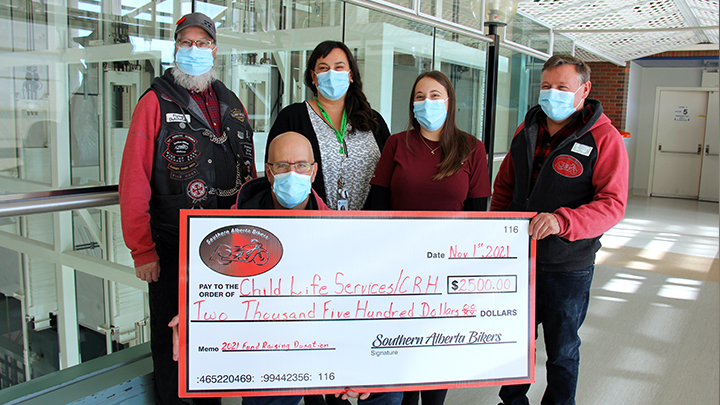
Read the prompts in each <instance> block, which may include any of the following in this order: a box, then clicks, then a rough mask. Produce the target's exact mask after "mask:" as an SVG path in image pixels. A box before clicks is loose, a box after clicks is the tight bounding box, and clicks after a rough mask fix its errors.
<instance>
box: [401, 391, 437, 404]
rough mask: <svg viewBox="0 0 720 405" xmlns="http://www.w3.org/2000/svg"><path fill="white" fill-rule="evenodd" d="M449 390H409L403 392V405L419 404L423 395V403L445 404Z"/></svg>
mask: <svg viewBox="0 0 720 405" xmlns="http://www.w3.org/2000/svg"><path fill="white" fill-rule="evenodd" d="M446 395H447V390H428V391H407V392H405V393H404V394H403V400H402V405H417V404H418V401H419V400H420V398H421V397H422V405H443V403H444V402H445V396H446Z"/></svg>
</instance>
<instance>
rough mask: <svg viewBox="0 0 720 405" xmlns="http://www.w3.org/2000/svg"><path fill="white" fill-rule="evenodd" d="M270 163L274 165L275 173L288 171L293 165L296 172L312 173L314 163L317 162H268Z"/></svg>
mask: <svg viewBox="0 0 720 405" xmlns="http://www.w3.org/2000/svg"><path fill="white" fill-rule="evenodd" d="M268 164H269V165H270V166H272V168H273V173H274V174H282V173H287V172H289V171H290V169H291V168H293V167H294V168H295V173H299V174H308V173H310V171H312V168H313V164H315V162H295V163H288V162H275V163H268Z"/></svg>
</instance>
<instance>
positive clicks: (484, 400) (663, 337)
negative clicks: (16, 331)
mask: <svg viewBox="0 0 720 405" xmlns="http://www.w3.org/2000/svg"><path fill="white" fill-rule="evenodd" d="M718 225H719V218H718V204H717V203H707V202H698V201H690V200H676V199H662V198H645V197H632V198H631V199H630V202H629V206H628V210H627V213H626V215H625V218H624V219H623V220H622V221H621V222H620V223H619V224H618V225H617V226H616V227H614V228H613V229H612V230H610V231H609V232H607V233H606V234H605V236H604V237H603V239H602V242H603V245H604V246H603V249H602V250H601V252H600V253H599V254H598V260H597V262H598V264H597V266H596V270H595V278H594V280H593V286H592V292H591V294H592V297H591V302H590V309H589V311H588V317H587V319H586V321H585V324H584V325H583V327H582V329H581V330H580V334H581V337H582V339H583V346H582V348H581V356H582V360H581V371H580V383H579V385H578V393H577V403H578V404H582V405H611V404H612V405H615V404H633V405H646V404H647V405H651V404H652V405H666V404H667V405H670V404H679V403H683V404H718V401H719V396H718V379H719V371H718V364H719V361H718V360H719V359H720V350H719V349H718V343H719V339H718V336H720V311H719V309H720V303H719V300H718V296H719V295H720V294H719V293H720V289H719V287H718V282H717V281H718V272H719V271H718ZM544 362H545V355H544V345H543V343H542V339H538V344H537V359H536V376H535V377H536V381H537V382H536V383H535V384H533V387H532V388H531V390H530V392H529V394H528V396H529V398H530V401H531V403H532V404H534V405H536V404H540V398H541V397H542V393H543V391H544V381H545V372H544ZM497 391H498V387H484V388H467V389H456V390H451V391H450V392H449V393H448V397H447V400H446V401H445V403H446V404H447V405H466V404H468V405H470V404H483V405H495V404H497V403H498V402H499V398H498V397H497ZM224 403H225V404H239V403H240V399H229V400H225V401H224Z"/></svg>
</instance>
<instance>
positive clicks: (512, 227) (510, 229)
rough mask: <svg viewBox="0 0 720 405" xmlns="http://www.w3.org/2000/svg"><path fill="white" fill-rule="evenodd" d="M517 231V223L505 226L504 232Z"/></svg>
mask: <svg viewBox="0 0 720 405" xmlns="http://www.w3.org/2000/svg"><path fill="white" fill-rule="evenodd" d="M518 231H519V229H518V227H517V225H515V226H506V227H505V233H518Z"/></svg>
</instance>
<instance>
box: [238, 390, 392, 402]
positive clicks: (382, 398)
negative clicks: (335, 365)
mask: <svg viewBox="0 0 720 405" xmlns="http://www.w3.org/2000/svg"><path fill="white" fill-rule="evenodd" d="M331 396H332V397H333V400H334V399H335V395H328V396H327V398H328V399H330V397H331ZM307 397H316V398H314V400H318V398H317V397H321V396H320V395H308V396H307ZM300 399H302V396H287V397H246V398H243V405H297V404H299V403H300ZM331 401H332V400H331ZM401 402H402V392H382V393H377V394H370V397H369V398H368V399H366V400H364V401H358V404H359V405H400V403H401Z"/></svg>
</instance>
